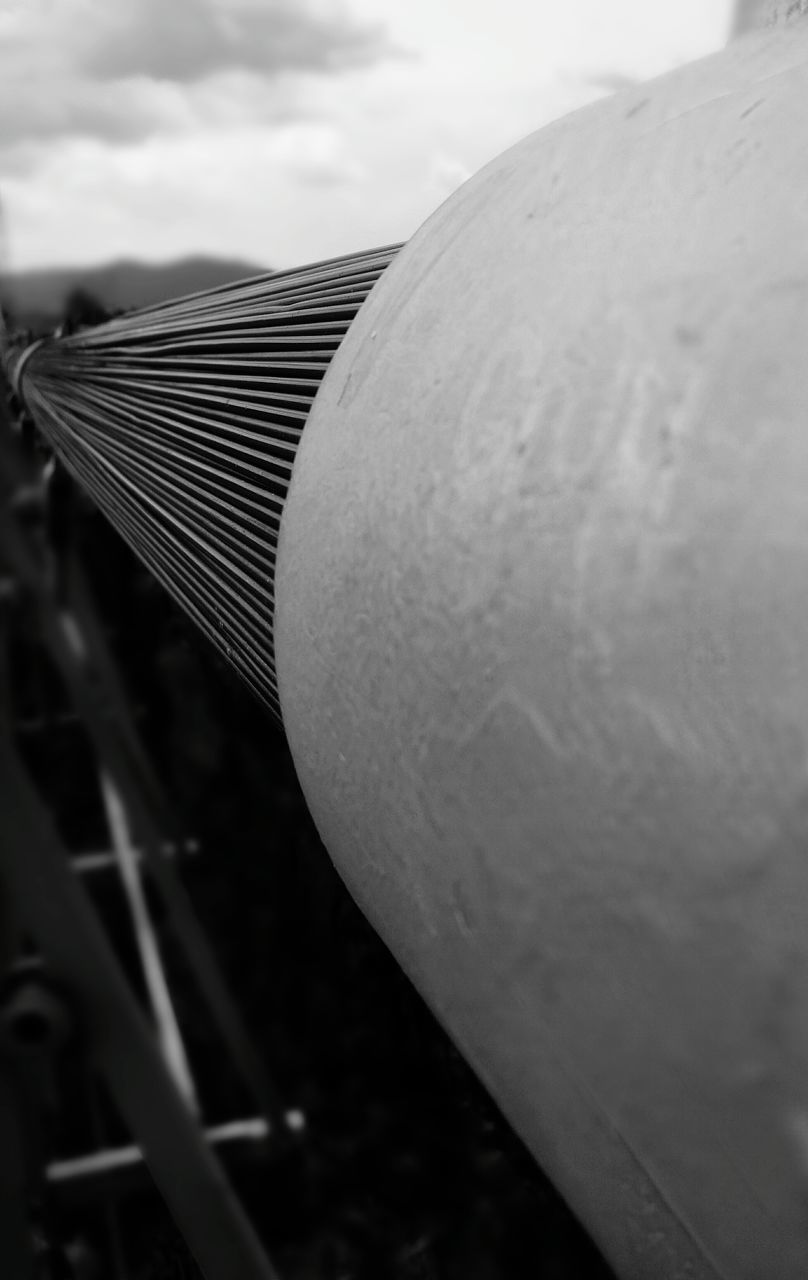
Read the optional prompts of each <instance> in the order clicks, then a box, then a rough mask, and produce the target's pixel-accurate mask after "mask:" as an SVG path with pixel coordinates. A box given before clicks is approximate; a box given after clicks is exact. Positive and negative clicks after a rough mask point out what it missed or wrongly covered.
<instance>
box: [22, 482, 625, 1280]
mask: <svg viewBox="0 0 808 1280" xmlns="http://www.w3.org/2000/svg"><path fill="white" fill-rule="evenodd" d="M82 511H83V513H82V514H81V515H80V516H79V517H78V518H77V520H76V522H75V525H74V528H75V530H76V532H77V535H78V539H79V543H80V546H81V549H82V558H83V560H84V562H85V565H86V567H87V569H88V571H89V573H90V577H91V580H92V583H93V586H94V588H95V592H96V595H97V598H98V601H99V605H100V607H101V611H102V614H103V617H104V620H105V622H106V624H107V627H108V630H109V634H110V639H111V641H112V643H113V646H114V649H115V652H116V656H117V658H118V661H119V663H120V666H121V669H122V671H123V674H124V677H125V680H126V684H127V687H128V691H129V695H130V698H131V705H132V707H133V708H134V709H135V710H136V712H137V719H138V724H139V728H140V730H141V732H142V734H143V736H144V738H145V741H146V744H147V746H148V749H149V753H150V755H151V757H152V760H153V762H154V765H155V768H156V771H157V773H158V776H159V777H160V778H161V780H162V782H163V785H164V787H165V788H166V790H167V792H168V795H169V797H170V800H171V802H172V804H173V806H174V808H175V809H176V810H177V812H178V814H179V815H180V819H181V823H182V826H183V829H184V830H186V831H187V832H188V834H189V835H193V836H195V837H196V838H197V839H198V840H199V842H200V846H201V851H200V853H199V854H198V856H196V857H194V858H192V859H189V860H188V861H187V862H186V863H185V864H184V877H185V880H186V883H187V886H188V888H189V890H190V892H191V894H192V897H193V900H194V903H195V905H196V907H197V909H198V912H199V914H200V916H201V918H202V921H203V922H204V924H205V926H206V928H207V930H208V933H209V936H210V937H211V939H212V940H213V942H214V944H215V949H216V952H217V955H218V958H219V961H220V963H221V966H222V968H223V969H224V971H225V973H226V975H227V977H228V979H229V981H230V983H231V986H232V988H233V990H234V992H235V995H236V997H237V1000H238V1003H239V1005H240V1007H241V1009H242V1011H243V1013H244V1016H245V1018H246V1021H247V1024H248V1026H249V1028H250V1029H251V1032H252V1034H253V1036H254V1039H255V1042H256V1044H257V1046H258V1049H259V1051H260V1053H261V1055H262V1057H263V1059H264V1061H265V1062H266V1064H267V1066H268V1068H269V1070H270V1072H271V1073H272V1075H273V1077H274V1079H275V1081H276V1084H277V1086H278V1088H279V1090H280V1092H281V1095H282V1097H283V1100H284V1104H285V1105H286V1106H287V1107H297V1108H300V1109H301V1110H302V1111H303V1112H304V1113H305V1116H306V1121H307V1128H306V1131H305V1134H304V1135H302V1136H301V1137H300V1138H299V1140H298V1141H297V1142H296V1143H295V1144H294V1145H293V1147H292V1149H291V1150H289V1151H287V1152H286V1153H285V1154H278V1155H277V1156H276V1155H273V1153H272V1151H270V1154H269V1159H268V1160H267V1161H266V1163H264V1164H262V1165H260V1166H258V1167H250V1168H247V1169H243V1170H240V1171H238V1172H237V1173H236V1174H235V1177H236V1180H237V1184H238V1187H239V1190H240V1192H241V1194H242V1195H243V1197H244V1200H245V1202H246V1203H247V1205H248V1206H249V1210H250V1212H251V1214H252V1216H253V1219H254V1221H255V1222H256V1225H257V1226H258V1228H259V1230H260V1232H261V1233H262V1235H263V1236H264V1238H265V1240H266V1243H267V1247H268V1249H269V1250H270V1253H271V1256H272V1257H273V1260H274V1261H275V1263H276V1265H277V1267H278V1270H279V1272H280V1276H281V1280H522V1277H531V1278H533V1280H607V1277H609V1276H610V1275H611V1272H610V1271H609V1270H608V1268H607V1267H606V1265H605V1264H604V1263H603V1262H602V1261H601V1260H600V1258H599V1256H598V1255H597V1253H596V1251H595V1250H594V1248H593V1246H592V1245H591V1243H590V1242H589V1240H588V1238H587V1237H586V1235H585V1234H584V1232H583V1231H582V1229H581V1228H580V1227H579V1225H578V1224H577V1222H576V1221H575V1220H574V1219H573V1217H572V1216H571V1214H570V1213H569V1211H568V1210H567V1209H566V1207H565V1205H564V1204H563V1202H562V1201H561V1200H560V1199H559V1197H558V1196H557V1195H556V1193H555V1192H554V1190H553V1189H552V1187H551V1186H550V1184H549V1183H548V1182H547V1181H546V1179H545V1178H544V1177H543V1176H542V1174H541V1172H540V1171H539V1169H538V1168H537V1166H536V1165H535V1163H534V1161H533V1159H532V1158H531V1157H530V1156H529V1155H528V1153H527V1152H526V1151H525V1149H524V1148H523V1146H522V1145H521V1143H520V1142H519V1140H518V1139H517V1138H516V1137H515V1136H514V1134H513V1133H512V1131H511V1130H510V1128H509V1127H508V1125H507V1124H506V1123H505V1121H504V1120H503V1119H502V1117H501V1116H500V1114H499V1113H498V1111H497V1109H496V1107H495V1106H494V1105H493V1103H492V1102H491V1101H490V1099H489V1098H488V1096H487V1095H486V1093H485V1091H484V1090H483V1089H482V1087H481V1086H480V1084H479V1083H478V1082H477V1080H476V1078H475V1077H474V1075H473V1074H472V1072H471V1071H470V1069H469V1068H468V1067H467V1066H466V1065H465V1063H464V1061H463V1060H462V1059H461V1058H460V1056H459V1054H458V1053H457V1052H456V1051H455V1049H454V1048H453V1046H452V1044H451V1042H450V1041H449V1040H448V1038H447V1037H446V1035H445V1034H444V1033H443V1031H442V1030H441V1029H440V1027H439V1026H438V1025H437V1023H436V1022H435V1020H434V1018H433V1017H432V1015H431V1014H430V1012H429V1011H428V1010H427V1008H426V1007H425V1005H424V1004H423V1002H422V1000H421V999H420V997H419V996H418V995H417V994H416V992H415V991H414V989H413V988H412V987H411V985H410V983H409V982H408V980H407V979H406V978H405V977H404V975H403V974H402V973H401V971H400V970H399V968H398V966H397V965H396V963H395V962H394V960H393V959H392V957H391V956H390V954H389V953H388V952H387V950H386V948H385V947H384V945H383V944H382V943H381V941H380V940H379V938H378V937H377V935H376V934H375V933H374V931H373V930H372V929H371V928H370V926H369V925H368V924H367V922H366V921H365V920H364V918H363V917H362V916H361V915H360V913H359V911H358V910H357V908H356V907H355V906H354V904H353V902H352V900H351V898H350V897H349V895H348V893H347V891H346V890H345V888H344V886H343V885H342V882H341V881H340V879H339V878H338V876H337V875H336V873H335V871H334V869H333V867H332V864H331V862H330V861H329V858H328V856H327V854H326V853H325V851H324V849H323V847H322V845H321V843H320V841H319V839H318V836H317V833H316V831H315V829H314V826H313V823H312V821H311V818H310V817H309V815H308V812H307V809H306V805H305V802H304V800H303V797H302V794H301V792H300V789H299V787H298V784H297V781H296V778H295V774H294V769H293V766H292V762H291V759H290V756H289V752H288V749H287V747H286V743H285V740H284V737H283V735H282V733H281V732H280V730H279V729H277V728H276V727H275V726H274V725H273V723H272V722H271V721H270V720H269V719H268V717H266V716H265V715H264V714H263V713H262V712H261V711H260V710H258V709H257V708H256V707H255V706H254V705H253V704H252V702H251V700H250V699H249V697H248V695H247V694H246V693H245V692H244V691H243V690H242V689H241V687H240V686H239V685H238V684H237V683H236V681H235V679H234V678H233V677H232V676H231V675H230V674H229V672H228V671H227V669H226V668H225V667H224V665H223V664H222V663H221V662H220V660H219V659H218V658H217V657H216V656H215V655H214V654H213V653H212V651H211V650H210V649H209V648H208V647H207V646H206V645H205V643H204V641H202V640H201V639H199V638H198V637H197V635H196V633H195V631H194V630H193V629H192V628H191V626H190V624H187V623H186V622H185V620H184V618H183V616H182V615H181V614H180V613H179V612H178V611H177V610H176V609H175V608H174V606H173V605H172V603H171V602H170V601H169V600H168V599H167V597H166V596H165V595H164V593H163V592H162V590H161V589H160V588H159V587H157V586H156V585H155V584H154V583H153V581H152V580H151V578H150V577H149V575H148V574H147V573H146V571H145V570H143V569H142V568H140V566H139V565H138V563H137V562H136V561H135V560H134V558H133V557H132V556H131V555H130V553H129V552H128V550H127V549H126V547H125V546H124V544H123V543H122V542H121V541H120V540H119V539H118V537H117V536H116V535H115V534H114V533H113V532H112V531H111V530H110V529H109V527H108V526H107V524H106V522H105V521H104V520H103V519H102V518H101V517H100V516H98V515H95V514H93V513H92V512H91V511H90V510H89V508H88V509H86V510H84V508H83V506H82ZM25 661H26V662H27V664H28V670H29V674H30V671H32V670H39V676H40V677H43V670H42V669H40V668H41V664H38V663H37V661H36V659H35V657H34V656H33V655H32V653H31V652H30V651H29V652H28V653H27V654H26V656H25ZM17 693H18V698H19V704H20V709H21V713H24V714H29V713H30V712H32V711H33V712H35V711H36V705H35V704H36V703H37V701H39V702H40V704H41V703H42V701H43V699H44V701H45V703H48V704H49V705H50V706H51V708H52V707H53V706H54V705H55V702H58V701H59V698H58V694H54V693H53V691H50V692H48V691H47V690H46V691H45V692H43V689H42V686H41V685H40V686H37V685H36V681H34V683H33V684H32V686H31V688H30V689H29V688H28V687H27V685H25V687H24V686H23V684H21V685H20V686H19V688H18V690H17ZM54 700H55V702H54ZM26 702H28V703H29V704H31V705H29V706H25V705H24V704H25V703H26ZM76 732H77V731H76V727H75V726H73V727H72V728H71V727H70V726H65V727H58V726H54V727H53V728H52V729H51V730H50V731H49V732H48V733H47V734H40V735H39V738H38V739H31V740H30V741H29V742H28V746H27V748H26V751H27V755H28V757H29V760H30V762H31V764H32V766H33V768H34V770H35V772H36V774H37V775H38V776H39V778H40V779H41V780H42V783H43V787H44V790H45V791H47V793H48V795H49V798H50V801H51V803H52V805H53V807H54V811H55V812H56V814H57V815H58V819H59V824H60V827H61V829H62V832H63V835H64V838H65V840H66V842H68V843H69V845H70V846H72V847H73V848H74V849H75V850H80V849H82V848H84V849H87V848H97V847H99V846H100V845H103V843H104V842H105V833H104V831H103V828H102V826H101V825H100V823H99V813H100V810H99V807H98V797H97V785H96V781H95V775H94V772H93V767H92V760H91V757H90V755H89V753H88V752H87V751H82V749H81V748H80V745H79V744H78V740H77V738H76ZM106 892H107V898H108V899H109V900H108V901H107V916H108V919H111V920H112V921H113V923H114V924H115V912H116V910H117V911H118V912H119V913H120V906H118V907H117V908H116V907H115V906H114V904H113V903H112V900H111V898H110V896H109V895H110V894H111V892H112V891H111V890H109V891H106ZM101 896H102V899H103V897H104V895H103V894H102V895H101ZM121 919H123V917H121ZM115 933H116V936H122V933H121V929H120V928H119V927H118V925H117V924H116V925H115ZM123 952H124V953H125V952H126V947H125V946H124V947H123ZM164 952H165V955H166V959H167V964H168V967H169V972H170V974H171V977H172V980H173V990H174V993H175V996H176V1001H177V1005H178V1009H179V1013H180V1017H181V1020H182V1022H183V1025H184V1028H185V1029H186V1031H187V1034H188V1041H189V1047H190V1052H191V1055H192V1061H193V1066H194V1070H195V1072H196V1074H197V1076H198V1079H199V1082H200V1085H201V1093H202V1097H203V1099H205V1100H206V1102H207V1108H206V1110H207V1115H208V1118H209V1119H210V1120H213V1121H216V1120H219V1119H225V1118H230V1117H233V1116H239V1115H243V1114H244V1111H245V1106H244V1100H243V1098H242V1096H241V1094H240V1091H239V1086H238V1084H237V1083H236V1080H235V1077H234V1076H233V1075H232V1073H228V1072H227V1071H226V1070H225V1069H224V1068H223V1066H222V1062H223V1054H222V1051H221V1047H220V1045H219V1044H218V1042H217V1040H216V1037H215V1035H214V1033H213V1032H212V1031H211V1030H210V1029H209V1024H208V1021H207V1018H206V1017H205V1016H203V1013H202V1011H201V1007H200V1002H199V999H198V997H197V996H196V994H195V992H194V989H193V987H192V985H191V984H190V983H189V982H188V980H187V978H186V976H185V974H184V972H183V969H182V965H181V963H180V962H179V959H178V957H177V955H176V952H175V948H174V947H173V946H172V940H171V937H170V936H169V935H167V936H166V937H165V938H164ZM125 958H126V956H125V954H124V959H125ZM123 1228H124V1233H125V1237H126V1241H127V1243H126V1251H127V1254H128V1256H129V1258H130V1261H131V1269H130V1274H131V1276H132V1280H158V1278H160V1277H164V1278H167V1277H182V1276H188V1277H191V1276H195V1275H197V1274H198V1273H197V1272H196V1270H195V1268H194V1267H193V1264H192V1263H191V1262H190V1259H189V1258H188V1256H187V1253H186V1251H185V1250H184V1247H183V1244H182V1242H181V1241H180V1240H179V1237H178V1236H177V1234H176V1232H175V1231H174V1229H173V1227H172V1226H171V1223H170V1221H169V1220H168V1218H167V1215H166V1214H165V1212H164V1210H163V1209H162V1208H161V1207H160V1205H159V1203H158V1202H157V1200H156V1198H155V1197H154V1196H152V1195H149V1194H146V1195H143V1196H141V1197H140V1198H139V1199H136V1200H134V1201H133V1202H131V1204H130V1206H129V1208H128V1209H127V1210H126V1212H125V1214H124V1217H123Z"/></svg>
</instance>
